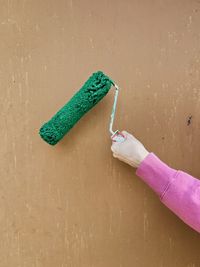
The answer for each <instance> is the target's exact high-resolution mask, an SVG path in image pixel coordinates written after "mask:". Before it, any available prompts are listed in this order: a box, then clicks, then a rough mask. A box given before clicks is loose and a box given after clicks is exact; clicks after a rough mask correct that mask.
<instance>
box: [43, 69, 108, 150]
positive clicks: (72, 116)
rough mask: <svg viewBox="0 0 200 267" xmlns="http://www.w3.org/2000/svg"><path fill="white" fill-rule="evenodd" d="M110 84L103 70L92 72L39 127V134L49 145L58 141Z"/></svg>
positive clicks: (102, 95) (102, 94)
mask: <svg viewBox="0 0 200 267" xmlns="http://www.w3.org/2000/svg"><path fill="white" fill-rule="evenodd" d="M112 84H113V81H112V80H111V79H110V78H109V77H108V76H106V75H105V74H104V73H103V72H101V71H98V72H96V73H93V74H92V76H91V77H90V78H89V79H88V80H87V81H86V82H85V84H84V85H83V86H82V88H81V89H80V90H79V91H78V92H77V93H76V94H75V95H74V96H73V97H72V98H71V99H70V100H69V102H68V103H66V104H65V105H64V106H63V107H62V108H61V109H60V110H59V111H58V112H57V113H56V114H55V115H54V116H53V117H52V118H51V119H50V120H49V121H48V122H46V123H45V124H44V125H43V126H42V127H41V128H40V136H41V137H42V138H43V139H44V140H45V141H46V142H47V143H48V144H50V145H55V144H56V143H58V142H59V141H60V140H61V139H62V138H63V136H64V135H65V134H67V133H68V132H69V130H70V129H71V128H72V127H73V126H74V125H75V124H76V123H77V122H78V120H79V119H80V118H81V117H82V116H83V115H84V114H85V113H86V112H87V111H89V110H90V109H91V108H92V107H94V106H95V105H96V104H97V103H98V102H99V101H100V100H101V99H102V98H103V97H104V96H105V95H106V94H107V93H108V91H109V89H110V88H111V85H112Z"/></svg>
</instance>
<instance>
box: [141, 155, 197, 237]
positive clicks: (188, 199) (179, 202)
mask: <svg viewBox="0 0 200 267" xmlns="http://www.w3.org/2000/svg"><path fill="white" fill-rule="evenodd" d="M136 174H137V175H138V176H139V177H141V178H142V180H143V181H145V182H146V183H147V184H148V185H149V186H150V187H151V188H152V189H153V190H154V191H155V192H156V193H157V195H158V196H159V198H160V199H161V201H162V202H163V203H164V204H165V205H166V206H167V207H168V208H169V209H170V210H172V211H173V212H174V213H175V214H176V215H177V216H178V217H179V218H180V219H182V220H183V221H184V222H185V223H187V224H188V225H190V226H191V227H192V228H193V229H195V230H196V231H198V232H200V180H198V179H196V178H194V177H192V176H191V175H189V174H187V173H184V172H182V171H177V170H174V169H172V168H170V167H169V166H167V165H166V164H165V163H163V162H162V161H161V160H160V159H159V158H158V157H156V156H155V155H154V154H153V153H150V154H149V155H148V156H147V157H146V158H145V159H144V160H143V161H142V162H141V164H140V165H139V167H138V169H137V171H136Z"/></svg>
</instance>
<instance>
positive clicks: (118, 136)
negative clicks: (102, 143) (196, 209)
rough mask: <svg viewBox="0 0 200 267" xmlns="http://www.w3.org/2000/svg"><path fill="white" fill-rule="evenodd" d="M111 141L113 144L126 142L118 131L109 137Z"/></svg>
mask: <svg viewBox="0 0 200 267" xmlns="http://www.w3.org/2000/svg"><path fill="white" fill-rule="evenodd" d="M111 139H112V141H113V142H118V143H122V142H124V141H125V140H126V137H125V136H124V135H123V133H121V132H120V131H118V130H117V131H116V132H114V134H113V135H112V136H111Z"/></svg>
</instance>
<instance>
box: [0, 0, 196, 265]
mask: <svg viewBox="0 0 200 267" xmlns="http://www.w3.org/2000/svg"><path fill="white" fill-rule="evenodd" d="M99 69H100V70H103V71H104V72H105V73H106V74H108V75H110V77H112V78H113V79H114V80H116V81H117V83H118V84H119V86H121V88H122V89H121V92H120V96H119V103H118V109H117V117H116V121H115V127H116V128H119V129H126V130H128V131H130V132H132V133H134V134H135V135H136V136H137V137H139V138H140V139H141V140H142V141H143V142H144V143H145V144H146V146H147V148H148V149H149V150H150V151H154V152H155V153H156V154H157V155H159V156H160V157H161V158H162V159H163V160H164V161H166V162H167V163H168V164H170V165H171V166H173V167H174V168H179V169H183V170H185V171H187V172H190V173H191V174H193V175H195V176H198V177H200V163H199V157H200V141H199V139H200V89H199V88H200V78H199V71H200V2H199V1H194V0H187V1H186V0H174V1H172V0H165V1H164V0H163V1H162V0H146V1H145V0H142V1H139V0H138V1H136V0H132V1H131V0H126V1H119V0H115V1H114V0H113V1H106V0H102V1H95V0H93V1H92V0H84V1H83V0H82V1H81V0H79V1H78V0H71V1H67V0H66V1H64V0H57V1H56V0H54V1H53V0H51V1H50V0H49V1H48V0H44V1H39V0H29V1H28V0H27V1H25V0H19V1H17V0H8V1H6V0H2V1H0V105H1V120H0V125H1V130H0V140H1V148H0V267H133V266H134V267H198V266H200V253H199V251H200V236H199V235H198V234H197V233H195V232H194V231H193V230H191V229H190V228H189V227H187V226H186V225H184V224H183V223H182V222H181V221H180V220H179V219H178V218H176V216H175V215H173V214H172V213H171V212H170V211H168V210H167V209H166V208H165V207H164V206H163V205H162V204H161V203H160V202H159V200H158V198H157V197H156V196H155V195H154V193H153V192H152V191H151V190H150V189H149V188H148V187H147V186H146V185H144V184H143V182H141V181H140V180H139V179H138V178H137V177H136V176H135V174H134V169H132V168H130V167H129V166H127V165H125V164H123V163H120V162H119V161H117V160H116V159H113V158H112V154H111V151H110V139H109V133H108V122H109V117H110V111H111V106H112V102H113V92H110V93H109V94H108V95H107V96H106V97H105V98H104V99H103V101H102V102H101V103H100V104H99V105H98V106H97V107H95V108H94V110H93V111H91V112H90V113H88V114H87V115H86V116H85V117H84V118H83V119H82V120H81V121H80V123H78V124H77V125H76V126H75V127H74V129H73V130H72V131H71V132H70V133H69V135H68V136H66V138H64V140H63V141H62V142H60V143H59V144H58V145H57V146H55V147H50V146H48V145H47V144H46V143H44V142H43V141H42V140H41V139H40V137H39V136H38V129H39V128H40V126H41V124H42V123H43V122H44V121H45V120H48V119H49V118H50V117H51V115H53V114H54V113H55V112H56V111H57V109H58V108H59V107H61V106H62V105H63V104H64V103H65V102H66V101H67V100H68V99H69V98H70V97H71V96H72V94H73V93H74V92H75V91H76V90H78V89H79V88H80V86H81V85H82V84H83V83H84V82H85V80H86V79H87V78H88V76H89V75H90V74H91V73H92V72H94V71H96V70H99ZM189 116H192V120H191V124H190V125H189V126H188V125H187V120H188V117H189Z"/></svg>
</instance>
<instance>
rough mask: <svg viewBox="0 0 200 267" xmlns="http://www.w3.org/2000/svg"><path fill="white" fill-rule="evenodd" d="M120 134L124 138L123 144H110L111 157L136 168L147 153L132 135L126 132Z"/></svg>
mask: <svg viewBox="0 0 200 267" xmlns="http://www.w3.org/2000/svg"><path fill="white" fill-rule="evenodd" d="M122 134H123V135H124V136H125V141H124V142H122V143H120V142H113V143H112V146H111V150H112V152H113V156H114V157H115V158H118V159H119V160H121V161H124V162H125V163H128V164H129V165H131V166H133V167H135V168H137V167H138V166H139V165H140V163H141V162H142V161H143V160H144V159H145V158H146V156H147V155H148V154H149V152H148V151H147V150H146V148H145V147H144V146H143V144H142V143H140V141H138V140H137V139H136V138H135V137H134V136H133V135H131V134H129V133H128V132H126V131H122Z"/></svg>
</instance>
